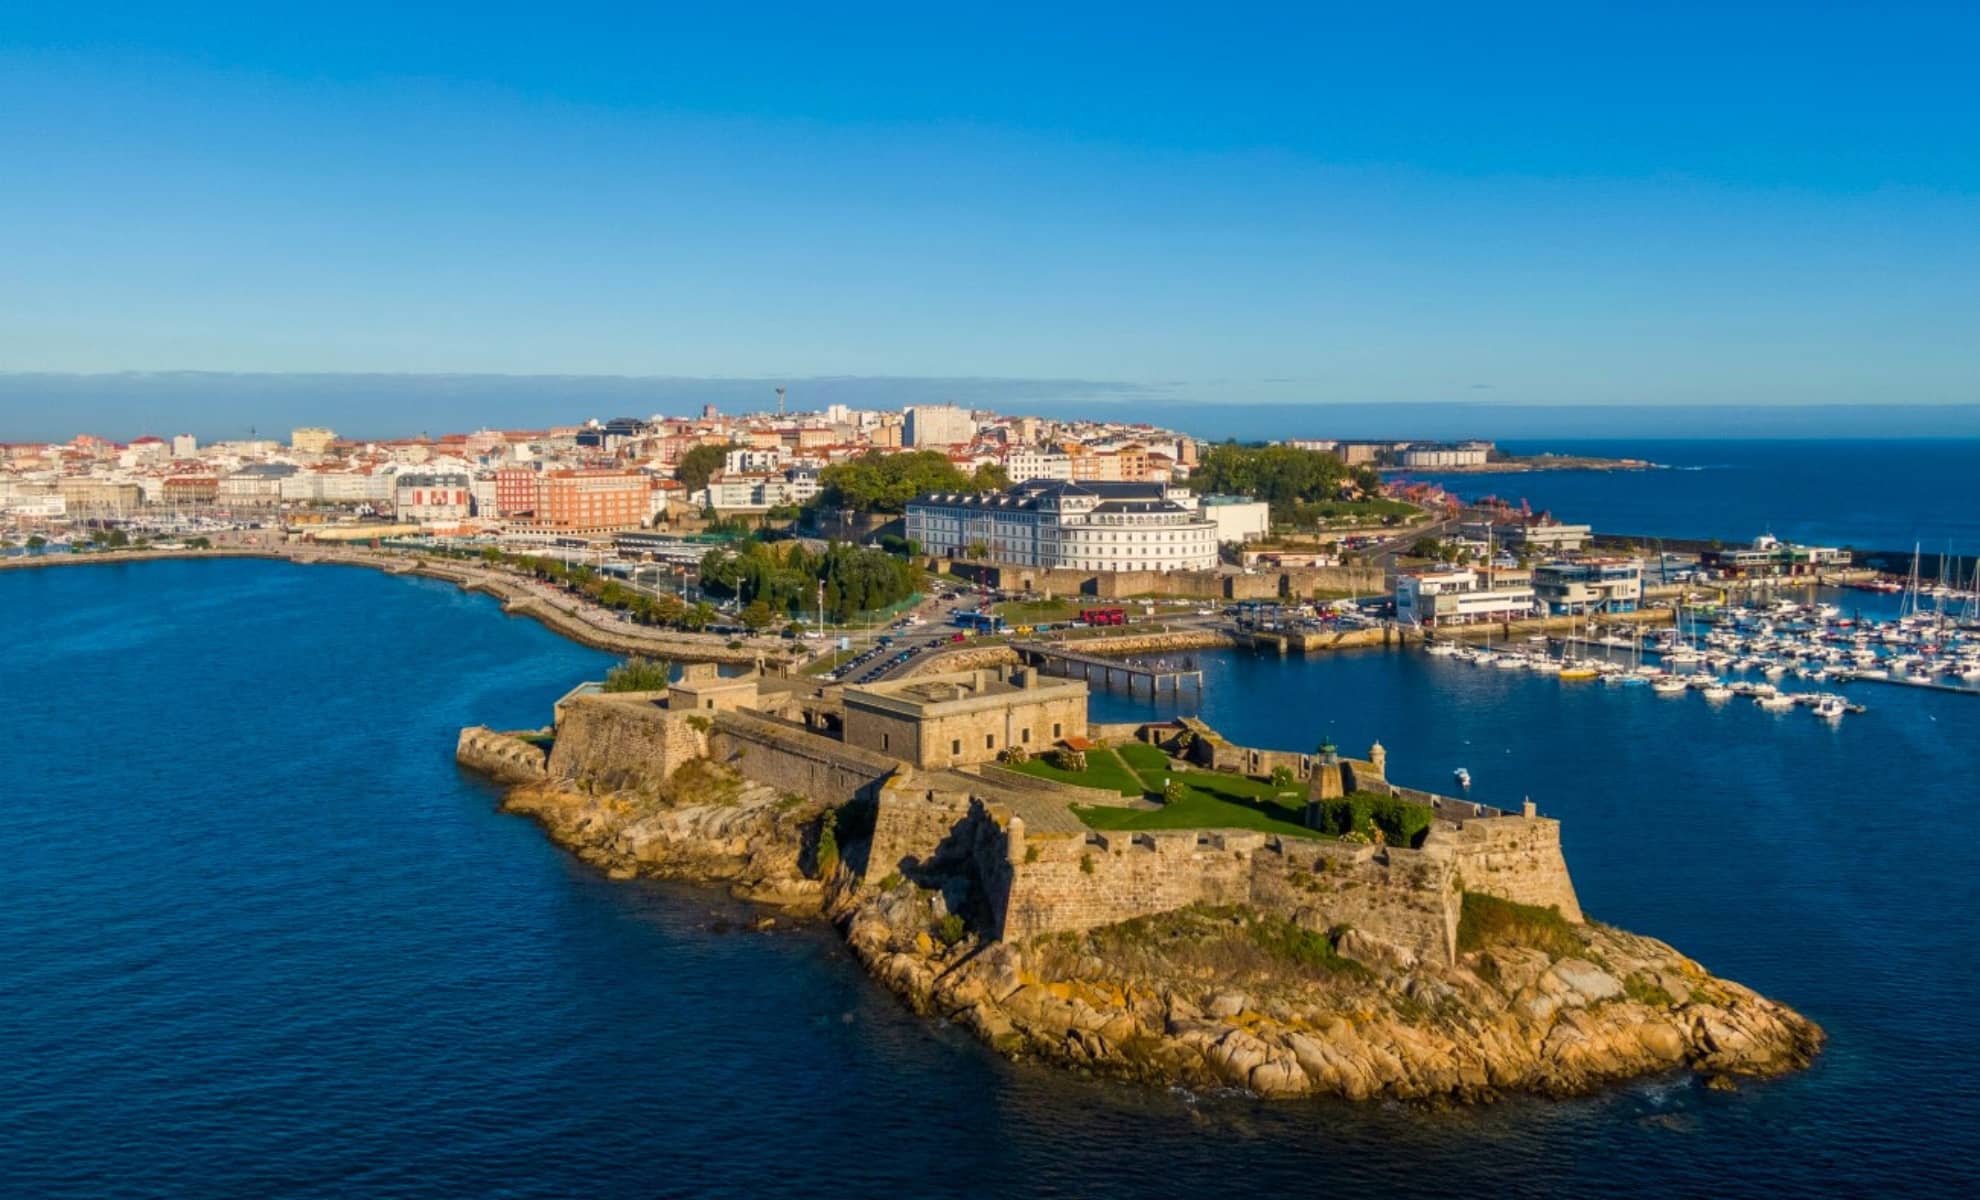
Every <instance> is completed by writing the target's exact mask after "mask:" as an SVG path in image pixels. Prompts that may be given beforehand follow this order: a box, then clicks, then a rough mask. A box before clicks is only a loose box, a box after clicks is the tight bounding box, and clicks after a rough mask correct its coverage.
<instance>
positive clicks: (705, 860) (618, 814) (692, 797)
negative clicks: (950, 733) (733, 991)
mask: <svg viewBox="0 0 1980 1200" xmlns="http://www.w3.org/2000/svg"><path fill="white" fill-rule="evenodd" d="M503 807H504V808H506V809H507V810H508V811H510V812H515V813H521V814H523V815H526V816H530V817H534V818H535V819H536V820H537V821H539V822H541V823H542V825H543V827H544V828H545V829H546V830H547V831H549V833H550V836H551V837H552V838H553V839H554V840H556V841H557V842H558V843H559V844H560V845H562V846H564V847H565V848H566V849H568V850H570V851H571V852H573V853H574V854H576V855H577V856H578V857H579V858H582V859H583V860H585V861H586V862H588V863H590V864H591V865H593V866H595V867H597V868H599V869H600V870H602V871H605V872H607V873H608V874H610V875H611V876H612V877H613V878H615V879H630V878H633V877H635V876H641V875H644V876H652V877H657V878H665V879H681V880H687V881H689V882H695V883H705V884H713V885H721V886H725V887H727V888H728V889H729V890H730V891H731V892H732V893H734V894H735V895H737V896H741V897H743V898H744V899H748V900H754V901H757V902H759V903H764V904H774V905H777V906H779V907H782V908H790V909H797V910H804V911H811V912H816V911H817V910H818V909H819V906H820V903H821V900H822V897H823V889H822V887H821V886H820V884H819V883H818V882H817V881H816V879H814V878H812V876H814V875H816V874H817V873H818V867H819V864H818V861H817V859H818V845H817V842H818V835H819V831H820V828H821V820H822V818H823V817H824V816H825V814H826V813H827V812H828V811H829V810H828V809H827V807H826V806H824V805H821V804H817V803H814V802H811V801H807V800H805V799H804V798H803V797H800V796H793V795H789V794H786V793H782V792H778V791H776V790H775V789H773V788H768V787H764V786H762V785H760V784H752V783H749V782H747V781H745V780H743V779H742V778H740V777H739V776H737V775H736V774H735V772H734V771H732V770H730V769H729V768H727V767H724V766H722V765H721V764H719V763H715V762H712V761H710V760H707V759H698V760H694V761H692V762H690V763H688V764H687V765H686V766H684V767H682V768H681V769H680V770H679V771H677V772H675V774H674V777H673V778H672V779H670V780H669V781H668V782H667V784H666V786H665V787H664V788H662V789H660V790H659V791H658V792H657V793H656V794H653V795H650V796H647V795H641V794H639V793H636V792H610V791H595V792H594V791H585V790H579V789H575V788H572V787H570V786H568V785H566V784H560V783H558V782H554V781H552V782H545V783H538V784H533V785H529V786H525V787H519V788H516V789H514V790H512V791H510V792H509V794H508V796H507V797H506V798H505V799H504V801H503ZM826 865H828V866H829V865H830V863H829V861H828V862H827V864H826Z"/></svg>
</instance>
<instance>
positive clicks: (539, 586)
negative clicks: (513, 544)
mask: <svg viewBox="0 0 1980 1200" xmlns="http://www.w3.org/2000/svg"><path fill="white" fill-rule="evenodd" d="M223 558H233V559H242V558H256V559H267V560H270V561H278V562H290V563H297V564H299V565H303V566H341V567H368V568H370V569H372V570H375V571H383V572H385V573H386V574H388V575H413V576H418V577H420V578H422V579H438V580H442V581H444V582H447V583H451V584H453V585H454V586H456V587H458V588H460V589H461V590H462V591H466V592H484V593H486V594H488V595H491V596H494V597H495V598H496V599H497V600H499V601H501V603H502V611H503V612H505V613H509V614H511V615H513V616H522V617H530V618H533V619H535V620H537V621H540V622H541V623H543V624H544V625H546V626H548V627H549V628H550V629H551V630H552V631H554V632H556V633H558V634H560V635H562V636H563V637H566V638H569V639H570V640H571V641H574V642H577V643H579V644H580V645H585V646H590V647H591V648H593V649H595V650H604V651H607V652H609V653H612V654H623V655H644V656H646V657H649V658H665V659H671V660H673V661H675V662H712V663H736V664H758V663H761V662H763V661H764V660H765V659H767V658H769V657H770V656H771V652H772V650H774V649H775V648H776V647H775V646H774V645H773V644H772V643H769V642H762V641H758V642H756V643H754V644H752V642H751V641H750V640H749V639H743V640H742V641H741V644H740V645H739V646H736V647H735V648H731V643H732V642H734V641H736V639H732V638H728V637H725V636H721V635H717V634H697V633H685V632H660V631H655V630H651V629H645V628H641V627H640V626H637V625H634V624H632V623H631V622H629V621H623V620H620V619H619V618H618V616H617V615H616V614H613V613H611V612H608V611H607V610H604V609H601V608H598V607H597V606H596V605H589V604H585V603H583V602H582V601H580V600H577V599H575V598H574V597H571V596H569V595H566V594H564V593H562V592H559V591H558V590H557V589H556V588H553V587H551V586H549V585H548V584H545V583H542V582H541V581H539V580H535V579H530V578H527V577H525V576H521V575H519V574H517V573H515V572H513V571H506V570H500V569H497V568H494V567H487V566H482V565H480V564H477V563H470V562H462V561H459V560H454V559H440V558H429V557H426V556H423V555H417V554H409V553H405V552H399V551H385V550H363V549H346V548H341V547H340V548H331V547H325V546H319V545H314V544H290V543H282V544H276V545H266V546H222V547H215V548H213V549H211V550H109V551H100V552H94V553H89V554H44V555H33V556H22V557H15V558H8V559H0V571H6V570H41V569H54V568H60V567H83V566H99V565H100V566H109V565H116V564H120V563H134V562H158V561H164V560H172V559H180V560H192V559H223Z"/></svg>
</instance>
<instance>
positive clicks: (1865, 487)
mask: <svg viewBox="0 0 1980 1200" xmlns="http://www.w3.org/2000/svg"><path fill="white" fill-rule="evenodd" d="M1505 448H1506V449H1508V450H1511V451H1514V452H1516V453H1522V454H1530V453H1539V452H1542V451H1552V452H1554V453H1559V454H1583V455H1596V456H1603V457H1629V458H1641V459H1646V460H1648V461H1650V462H1654V463H1658V464H1661V465H1663V466H1664V467H1666V468H1668V469H1666V470H1658V471H1536V472H1527V473H1523V474H1496V473H1495V474H1482V475H1472V474H1461V475H1454V474H1442V473H1435V472H1424V473H1417V474H1413V475H1411V478H1414V479H1420V480H1427V481H1433V482H1437V483H1441V484H1443V485H1444V486H1445V487H1446V488H1448V489H1450V490H1451V491H1453V492H1455V493H1456V494H1458V495H1460V496H1463V497H1465V498H1467V499H1475V498H1477V497H1480V496H1486V495H1496V496H1500V497H1503V498H1506V499H1508V500H1511V501H1513V502H1514V503H1518V502H1519V501H1520V500H1521V499H1525V500H1527V501H1528V502H1530V503H1531V504H1532V506H1533V508H1534V510H1535V511H1536V512H1537V511H1540V510H1543V509H1544V510H1548V511H1551V512H1552V513H1553V514H1554V515H1555V516H1556V517H1559V518H1560V519H1561V520H1563V521H1568V522H1572V523H1577V524H1588V525H1593V526H1594V527H1595V528H1596V530H1597V531H1598V532H1605V533H1625V534H1633V535H1637V536H1644V535H1649V534H1661V535H1663V536H1666V537H1688V538H1719V539H1722V540H1724V541H1726V542H1728V543H1744V542H1749V541H1751V540H1752V539H1753V538H1754V537H1756V536H1758V535H1760V534H1762V533H1767V532H1772V533H1773V534H1774V535H1775V536H1776V537H1779V538H1783V539H1786V540H1789V541H1796V542H1802V543H1806V544H1810V545H1826V546H1854V547H1857V548H1859V549H1865V550H1885V551H1893V550H1896V551H1908V550H1910V549H1911V548H1912V547H1913V545H1915V544H1918V543H1921V542H1922V543H1923V546H1924V552H1925V554H1926V555H1927V556H1928V557H1931V558H1934V559H1936V558H1937V556H1938V555H1939V554H1941V553H1942V552H1945V551H1946V550H1947V549H1948V547H1950V549H1951V552H1952V553H1954V554H1959V555H1969V556H1970V555H1974V554H1980V489H1977V488H1976V486H1975V484H1974V480H1975V478H1976V475H1975V466H1976V464H1980V439H1962V438H1945V439H1931V440H1926V439H1912V438H1886V439H1878V440H1870V439H1856V440H1846V439H1838V440H1800V439H1773V440H1759V439H1752V440H1734V439H1713V440H1698V439H1654V438H1653V439H1643V438H1636V439H1617V440H1602V441H1508V442H1506V443H1505Z"/></svg>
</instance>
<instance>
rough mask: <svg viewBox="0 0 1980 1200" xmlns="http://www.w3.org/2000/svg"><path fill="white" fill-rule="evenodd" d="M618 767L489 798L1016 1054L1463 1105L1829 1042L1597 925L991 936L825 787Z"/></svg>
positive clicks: (529, 784) (1772, 1058) (954, 888)
mask: <svg viewBox="0 0 1980 1200" xmlns="http://www.w3.org/2000/svg"><path fill="white" fill-rule="evenodd" d="M483 732H485V731H483ZM467 736H468V735H467V734H466V733H464V735H463V739H464V746H465V744H466V739H467ZM475 757H476V756H475V755H472V754H468V753H465V752H464V754H463V761H464V762H468V763H469V764H470V765H476V764H475V762H474V759H475ZM525 774H526V773H521V772H519V773H517V774H516V775H514V776H513V778H516V779H523V778H524V775H525ZM683 776H686V777H685V778H683ZM617 782H618V784H619V786H617V787H615V788H604V787H600V786H598V781H597V780H595V779H594V780H591V781H586V780H585V779H583V778H578V779H574V780H567V781H552V780H549V779H547V778H545V777H542V776H534V777H530V778H528V779H527V781H524V782H519V783H518V785H517V786H516V787H514V788H512V789H511V790H510V791H509V793H508V794H507V796H506V798H505V800H504V802H503V803H504V807H505V808H507V809H508V810H509V811H512V812H516V813H519V814H523V815H527V816H530V817H532V818H534V819H535V820H537V821H538V822H539V823H541V825H542V826H543V828H544V829H545V830H546V831H547V832H548V833H549V834H550V836H551V837H552V838H553V839H554V840H556V841H557V842H558V843H559V844H560V845H563V846H565V847H566V848H568V849H570V850H571V851H572V852H573V853H575V854H577V855H578V856H579V857H580V858H582V859H584V860H585V861H586V862H588V863H590V864H592V865H593V866H595V867H597V868H598V869H600V870H602V871H605V872H606V873H608V874H609V875H611V876H612V877H614V878H620V879H629V878H634V877H654V878H665V879H673V880H683V881H688V882H696V883H701V884H707V885H712V886H721V887H726V888H727V889H729V890H730V891H731V892H732V893H733V894H734V895H736V896H738V897H741V898H744V899H747V900H751V901H754V902H757V903H760V904H765V905H770V906H774V907H775V908H776V909H777V910H779V911H781V912H785V913H790V914H793V915H802V916H807V917H818V918H822V919H825V920H829V921H830V922H832V923H833V924H834V925H835V926H836V927H837V928H838V929H839V930H840V931H841V932H842V934H843V935H844V937H845V938H846V941H847V944H848V945H849V947H850V948H851V950H852V951H853V953H854V955H855V956H856V957H857V958H858V959H859V960H860V962H861V963H862V964H864V965H865V967H866V968H867V969H868V971H869V972H871V973H872V974H873V976H874V977H875V978H876V979H878V980H880V981H881V982H882V983H884V984H885V985H886V986H887V987H889V988H891V989H892V990H893V991H894V992H895V993H896V994H898V995H899V996H900V997H901V998H902V999H903V1000H904V1001H905V1002H907V1003H908V1004H909V1005H910V1006H911V1007H913V1008H914V1009H915V1010H916V1011H918V1012H921V1013H924V1014H927V1015H930V1016H936V1017H941V1018H944V1019H947V1020H950V1021H953V1022H955V1023H957V1024H959V1025H961V1026H962V1027H964V1028H967V1029H969V1030H971V1031H972V1032H973V1033H975V1034H976V1035H977V1036H978V1037H979V1038H981V1039H982V1040H983V1041H984V1042H985V1043H986V1044H988V1045H989V1046H991V1047H992V1048H993V1049H995V1050H996V1051H997V1052H998V1053H1001V1054H1005V1055H1008V1056H1011V1057H1014V1058H1028V1059H1033V1060H1037V1061H1042V1062H1049V1063H1054V1064H1058V1065H1061V1066H1064V1067H1070V1068H1077V1069H1081V1070H1085V1071H1088V1072H1091V1073H1094V1074H1099V1075H1105V1076H1109V1077H1115V1078H1120V1079H1124V1080H1133V1081H1139V1082H1144V1083H1149V1084H1157V1085H1180V1086H1186V1087H1191V1088H1237V1089H1243V1090H1245V1091H1248V1092H1251V1093H1254V1094H1256V1095H1259V1096H1262V1097H1271V1098H1294V1097H1305V1096H1336V1097H1343V1098H1348V1099H1356V1100H1362V1099H1374V1098H1387V1099H1398V1100H1412V1101H1428V1100H1439V1099H1444V1100H1456V1101H1464V1102H1473V1101H1487V1100H1491V1099H1494V1098H1496V1097H1499V1096H1503V1095H1506V1094H1510V1093H1517V1092H1525V1093H1537V1094H1544V1095H1551V1096H1568V1095H1576V1094H1582V1093H1586V1092H1589V1091H1592V1090H1595V1089H1598V1088H1601V1087H1603V1086H1606V1085H1610V1084H1614V1083H1617V1082H1620V1081H1624V1080H1628V1079H1633V1078H1640V1077H1644V1076H1648V1075H1655V1074H1661V1073H1668V1072H1673V1071H1679V1070H1686V1071H1690V1072H1693V1073H1695V1074H1697V1075H1699V1076H1701V1077H1703V1078H1704V1079H1705V1080H1706V1081H1707V1082H1708V1084H1710V1085H1712V1086H1717V1087H1729V1086H1734V1082H1733V1081H1735V1080H1736V1079H1737V1078H1739V1077H1765V1076H1770V1075H1777V1074H1781V1073H1784V1072H1787V1071H1792V1070H1797V1069H1800V1068H1802V1067H1805V1066H1807V1065H1808V1064H1809V1063H1810V1062H1811V1061H1812V1060H1813V1059H1814V1057H1815V1055H1816V1054H1817V1052H1818V1051H1819V1049H1820V1047H1821V1045H1822V1042H1823V1037H1824V1035H1823V1033H1822V1031H1821V1030H1820V1028H1818V1027H1817V1026H1816V1025H1815V1024H1814V1023H1813V1022H1811V1021H1809V1020H1807V1019H1806V1018H1805V1017H1802V1016H1801V1015H1800V1014H1798V1013H1796V1012H1794V1011H1793V1010H1792V1009H1790V1008H1788V1007H1787V1006H1785V1005H1782V1004H1780V1003H1778V1002H1776V1001H1773V1000H1769V999H1767V998H1765V997H1763V996H1760V995H1759V994H1757V993H1755V992H1753V991H1752V990H1750V989H1748V988H1745V987H1743V986H1741V985H1739V984H1737V983H1733V982H1731V981H1729V980H1725V979H1721V978H1718V977H1716V976H1713V975H1712V974H1710V973H1709V972H1708V971H1706V970H1705V969H1704V968H1703V967H1702V966H1700V965H1699V964H1698V963H1696V962H1694V961H1692V960H1691V959H1689V958H1686V957H1685V956H1684V955H1682V954H1680V953H1679V952H1678V951H1676V950H1675V949H1673V948H1672V947H1670V946H1668V945H1666V944H1665V943H1663V942H1660V941H1657V940H1655V939H1653V938H1648V937H1642V936H1638V935H1635V934H1631V933H1627V932H1625V931H1623V930H1619V929H1614V928H1611V927H1607V926H1603V925H1600V924H1596V923H1589V924H1585V925H1576V926H1574V927H1572V929H1571V930H1568V931H1565V932H1562V931H1554V932H1553V933H1551V934H1550V935H1549V936H1548V937H1546V938H1539V939H1535V938H1530V937H1524V936H1521V935H1518V934H1517V933H1515V934H1514V935H1511V936H1503V937H1496V938H1495V937H1490V936H1487V937H1485V938H1484V939H1482V940H1481V941H1480V942H1479V943H1478V944H1475V945H1471V946H1468V947H1466V948H1465V949H1464V951H1463V953H1462V954H1461V955H1460V956H1459V958H1458V961H1457V962H1456V963H1455V964H1454V965H1450V966H1444V965H1439V964H1435V963H1429V962H1419V961H1417V960H1416V959H1415V957H1414V956H1412V955H1409V954H1407V953H1406V952H1404V953H1398V948H1397V947H1395V946H1394V945H1391V944H1389V943H1385V942H1382V941H1380V940H1379V939H1375V938H1370V937H1366V936H1363V935H1360V934H1358V933H1357V932H1356V931H1354V930H1352V929H1339V930H1330V931H1328V932H1327V933H1325V934H1321V933H1316V932H1312V931H1308V930H1305V929H1302V928H1300V927H1298V926H1295V925H1292V924H1290V923H1288V922H1284V921H1280V920H1276V919H1274V918H1270V917H1266V916H1263V915H1261V914H1258V913H1254V912H1250V911H1248V910H1246V909H1242V908H1223V909H1217V908H1206V907H1193V908H1188V909H1184V910H1180V911H1177V912H1174V913H1168V914H1162V915H1160V916H1157V917H1152V918H1143V919H1138V920H1134V921H1128V922H1123V923H1120V924H1117V925H1112V926H1106V927H1102V928H1098V929H1093V930H1089V931H1087V932H1085V933H1083V934H1077V935H1074V934H1054V935H1047V936H1042V937H1037V938H1033V939H1030V940H1028V941H1025V942H1023V943H1021V944H1014V943H1011V942H1004V941H996V940H983V939H980V938H979V937H977V936H976V935H975V934H974V933H973V932H972V931H971V930H972V921H971V908H970V906H971V897H970V895H969V889H968V885H967V881H966V880H962V879H951V880H941V879H936V880H929V879H926V878H924V879H922V880H920V881H919V882H911V881H908V880H905V879H903V878H901V877H900V876H899V875H898V874H889V875H888V876H886V877H884V878H881V879H878V880H872V879H867V878H865V877H864V875H863V873H862V872H861V871H860V870H859V869H858V867H859V866H860V865H861V864H862V863H863V854H864V846H862V845H860V844H858V843H857V842H851V841H849V842H848V843H847V844H846V845H844V846H840V845H838V844H837V841H836V840H835V838H834V837H833V836H832V835H831V830H832V829H833V824H834V819H835V816H836V815H837V814H836V812H835V810H834V809H833V807H832V806H830V805H827V804H823V803H820V802H817V801H813V800H808V799H806V798H804V797H801V796H796V795H792V794H786V793H779V792H777V791H775V790H774V789H771V788H768V787H764V786H762V785H759V784H752V783H749V782H747V781H745V780H743V779H742V778H741V777H740V776H737V775H735V774H734V773H733V772H730V771H728V770H727V769H726V768H723V767H720V766H719V765H717V764H714V763H712V762H710V763H707V764H706V766H705V767H698V768H697V769H696V770H694V771H692V772H677V773H676V776H675V777H674V778H672V779H669V780H667V781H664V782H660V781H652V780H640V779H622V780H619V781H617ZM1563 939H1566V940H1563Z"/></svg>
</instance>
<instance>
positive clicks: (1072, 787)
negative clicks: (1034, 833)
mask: <svg viewBox="0 0 1980 1200" xmlns="http://www.w3.org/2000/svg"><path fill="white" fill-rule="evenodd" d="M974 770H975V771H976V772H977V773H978V774H980V775H982V776H983V778H984V780H985V781H986V782H988V783H990V784H992V785H994V786H996V787H998V788H1005V789H1011V790H1015V791H1020V792H1033V793H1036V794H1038V795H1047V796H1051V797H1053V798H1055V799H1059V800H1064V801H1065V802H1066V803H1068V804H1087V805H1104V806H1106V807H1108V808H1126V807H1127V806H1128V805H1129V804H1130V803H1132V798H1131V797H1128V796H1123V795H1122V794H1121V793H1119V792H1115V791H1109V790H1108V789H1106V788H1090V787H1081V786H1079V785H1078V784H1074V783H1061V782H1059V781H1058V780H1056V779H1041V778H1039V777H1038V776H1036V775H1026V774H1025V773H1024V772H1022V771H1013V770H1011V769H1010V768H1009V767H1002V766H998V765H997V764H996V763H982V764H980V765H978V766H977V767H975V768H974Z"/></svg>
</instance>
